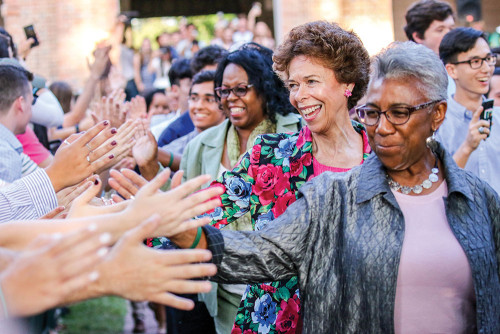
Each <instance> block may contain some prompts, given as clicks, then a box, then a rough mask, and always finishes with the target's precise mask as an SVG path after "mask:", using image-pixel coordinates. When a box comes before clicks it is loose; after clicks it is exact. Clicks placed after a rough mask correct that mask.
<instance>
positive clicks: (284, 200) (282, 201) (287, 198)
mask: <svg viewBox="0 0 500 334" xmlns="http://www.w3.org/2000/svg"><path fill="white" fill-rule="evenodd" d="M295 201H296V198H295V194H294V193H293V192H291V191H289V192H287V193H286V194H285V195H283V196H280V197H278V199H277V201H276V203H275V204H274V207H273V209H272V212H273V215H274V218H278V216H280V215H281V214H282V213H283V212H285V210H286V208H288V207H289V206H290V205H291V204H292V203H293V202H295Z"/></svg>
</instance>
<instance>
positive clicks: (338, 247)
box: [173, 42, 500, 333]
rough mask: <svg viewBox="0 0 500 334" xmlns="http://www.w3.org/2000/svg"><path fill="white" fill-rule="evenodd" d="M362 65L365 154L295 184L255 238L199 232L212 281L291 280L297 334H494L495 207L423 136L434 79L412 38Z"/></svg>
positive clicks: (442, 86)
mask: <svg viewBox="0 0 500 334" xmlns="http://www.w3.org/2000/svg"><path fill="white" fill-rule="evenodd" d="M372 67H373V68H372V75H371V80H370V83H369V85H368V92H367V97H366V101H367V102H366V105H363V106H360V107H359V108H357V114H358V116H359V119H360V120H361V121H362V122H363V123H364V124H365V126H366V129H367V133H368V138H369V142H370V146H371V147H372V149H373V152H374V153H375V154H372V155H371V156H370V157H369V158H368V159H367V160H366V161H365V163H364V164H362V165H361V166H358V167H355V168H353V169H351V170H350V171H348V172H346V173H323V174H322V175H320V176H318V177H316V178H314V179H313V180H312V181H310V182H309V183H307V184H305V185H303V186H302V187H301V188H300V189H299V191H298V194H297V197H298V199H297V200H296V201H295V203H293V204H292V205H290V206H289V207H288V208H287V209H286V211H285V212H284V213H283V214H281V215H280V216H279V217H278V218H276V219H275V220H274V221H273V223H272V224H267V225H266V226H265V227H263V228H261V229H260V230H258V231H254V232H234V231H224V230H223V231H219V230H217V229H214V228H213V227H211V226H207V227H203V234H202V237H201V241H200V243H199V247H207V248H208V249H210V250H212V252H213V254H214V262H215V263H216V264H217V265H218V273H217V275H216V276H215V280H216V281H217V282H221V283H236V282H237V283H242V282H245V283H254V284H256V283H261V282H268V281H273V280H284V279H289V278H291V277H293V276H298V284H299V286H300V294H301V300H302V315H303V319H304V327H303V328H304V333H476V332H478V333H499V332H500V273H499V267H500V263H499V262H500V256H499V254H500V199H499V197H498V195H497V193H496V192H495V191H494V190H493V189H492V188H491V187H490V186H489V185H488V184H487V183H485V182H483V181H481V180H480V179H479V178H477V177H476V176H474V175H472V174H471V173H469V172H467V171H464V170H463V169H460V168H459V167H458V166H457V165H456V163H455V162H454V160H453V158H452V157H451V156H450V155H449V154H448V153H447V152H446V151H445V150H444V149H443V147H442V145H441V144H439V143H438V142H436V141H434V139H433V133H434V132H435V131H436V130H437V129H438V128H439V126H440V125H441V124H442V122H443V120H444V117H445V113H446V107H447V104H446V100H445V99H446V88H447V76H446V71H445V69H444V67H443V65H442V63H441V62H440V60H439V58H438V57H437V56H436V55H435V54H434V53H433V52H432V51H431V50H429V49H427V48H426V47H424V46H421V45H417V44H415V43H412V42H406V43H395V44H392V45H391V46H389V47H388V48H387V49H385V50H383V51H382V52H381V53H380V54H378V55H377V56H376V57H375V58H374V59H373V64H372ZM183 235H184V236H186V235H187V234H186V233H184V234H183ZM173 240H174V242H176V243H178V244H180V245H184V244H185V245H189V244H190V242H192V238H191V239H190V240H183V239H182V238H180V237H179V236H175V237H173Z"/></svg>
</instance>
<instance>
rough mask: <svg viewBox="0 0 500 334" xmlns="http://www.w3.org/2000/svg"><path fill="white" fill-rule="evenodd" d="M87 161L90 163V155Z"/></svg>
mask: <svg viewBox="0 0 500 334" xmlns="http://www.w3.org/2000/svg"><path fill="white" fill-rule="evenodd" d="M87 161H88V162H89V163H90V155H89V154H88V155H87Z"/></svg>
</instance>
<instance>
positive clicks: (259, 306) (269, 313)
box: [252, 293, 276, 334]
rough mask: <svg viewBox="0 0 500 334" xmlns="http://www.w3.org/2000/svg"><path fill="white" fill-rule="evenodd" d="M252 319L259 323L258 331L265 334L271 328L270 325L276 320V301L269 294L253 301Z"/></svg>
mask: <svg viewBox="0 0 500 334" xmlns="http://www.w3.org/2000/svg"><path fill="white" fill-rule="evenodd" d="M252 321H253V322H254V323H258V324H259V333H263V334H267V333H269V331H270V330H271V325H272V324H274V322H275V321H276V303H275V302H273V300H272V299H271V296H269V294H267V293H266V294H265V295H264V296H262V297H260V298H258V299H257V300H256V301H255V305H254V312H252Z"/></svg>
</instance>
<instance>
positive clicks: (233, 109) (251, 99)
mask: <svg viewBox="0 0 500 334" xmlns="http://www.w3.org/2000/svg"><path fill="white" fill-rule="evenodd" d="M248 85H250V82H249V80H248V75H247V73H246V72H245V70H244V69H243V67H241V66H239V65H236V64H232V63H231V64H228V65H227V66H226V68H225V69H224V73H223V75H222V85H221V87H222V88H226V89H229V88H234V87H236V86H248ZM221 103H222V108H223V109H224V112H225V113H226V114H227V116H228V117H229V120H230V121H231V123H232V124H233V125H234V126H235V127H236V128H240V129H245V130H253V129H255V128H256V127H257V125H259V124H260V122H262V121H263V120H264V118H265V117H266V115H265V114H264V109H263V99H262V97H260V96H259V94H258V93H257V91H256V90H255V87H250V88H249V89H248V91H247V93H246V95H245V96H241V97H240V96H236V95H235V94H234V92H232V91H231V92H230V94H229V96H228V97H227V98H223V99H221Z"/></svg>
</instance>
